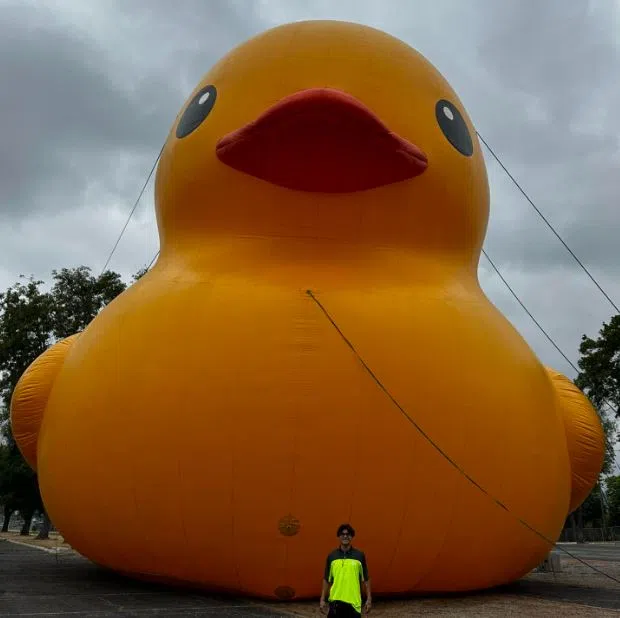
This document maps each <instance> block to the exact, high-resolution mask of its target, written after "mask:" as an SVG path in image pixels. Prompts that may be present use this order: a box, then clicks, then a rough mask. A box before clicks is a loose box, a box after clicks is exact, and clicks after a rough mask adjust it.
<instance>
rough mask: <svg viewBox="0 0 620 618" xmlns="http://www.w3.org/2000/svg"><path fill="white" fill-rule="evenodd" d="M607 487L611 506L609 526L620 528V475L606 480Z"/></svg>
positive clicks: (608, 500) (608, 501)
mask: <svg viewBox="0 0 620 618" xmlns="http://www.w3.org/2000/svg"><path fill="white" fill-rule="evenodd" d="M605 485H606V488H607V503H608V505H609V520H608V525H610V526H620V475H616V476H610V477H609V478H607V479H606V480H605Z"/></svg>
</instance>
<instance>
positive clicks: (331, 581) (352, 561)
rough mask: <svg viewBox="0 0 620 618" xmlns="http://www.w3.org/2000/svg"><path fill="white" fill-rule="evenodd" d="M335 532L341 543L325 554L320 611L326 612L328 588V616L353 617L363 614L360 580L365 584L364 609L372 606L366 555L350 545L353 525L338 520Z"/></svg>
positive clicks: (366, 610)
mask: <svg viewBox="0 0 620 618" xmlns="http://www.w3.org/2000/svg"><path fill="white" fill-rule="evenodd" d="M337 536H338V538H339V539H340V546H339V547H338V548H337V549H334V551H333V552H331V553H330V554H329V556H327V561H326V563H325V573H324V574H323V587H322V590H321V601H320V605H319V606H320V609H321V612H323V613H325V610H326V609H327V603H326V601H325V598H326V597H327V593H328V592H329V599H328V600H329V613H328V614H327V616H328V618H330V617H333V616H337V617H338V618H340V617H342V618H347V616H351V617H353V618H356V617H359V616H361V614H362V595H361V583H362V582H364V586H365V588H366V605H365V606H364V610H365V612H366V613H368V612H369V611H370V608H371V606H372V595H371V593H370V578H369V577H368V567H367V566H366V556H365V555H364V552H363V551H361V550H359V549H357V548H355V547H353V545H352V540H353V537H354V536H355V530H354V529H353V527H352V526H350V525H349V524H341V525H340V526H339V527H338V532H337ZM330 586H331V588H330Z"/></svg>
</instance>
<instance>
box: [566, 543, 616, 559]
mask: <svg viewBox="0 0 620 618" xmlns="http://www.w3.org/2000/svg"><path fill="white" fill-rule="evenodd" d="M555 551H557V552H558V553H559V554H560V556H561V557H564V556H566V557H569V556H568V554H567V553H566V552H570V553H571V554H572V555H573V556H577V557H578V558H581V559H582V560H586V561H588V560H604V561H610V562H620V543H580V544H579V545H577V543H558V549H556V550H555Z"/></svg>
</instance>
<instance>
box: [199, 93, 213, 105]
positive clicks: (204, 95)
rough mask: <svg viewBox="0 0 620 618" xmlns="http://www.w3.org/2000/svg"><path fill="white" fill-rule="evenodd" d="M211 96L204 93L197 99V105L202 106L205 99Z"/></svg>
mask: <svg viewBox="0 0 620 618" xmlns="http://www.w3.org/2000/svg"><path fill="white" fill-rule="evenodd" d="M210 96H211V93H210V92H208V91H207V92H205V93H204V94H203V95H202V96H201V97H200V98H199V99H198V105H203V104H204V103H205V102H206V101H207V99H208V98H209V97H210Z"/></svg>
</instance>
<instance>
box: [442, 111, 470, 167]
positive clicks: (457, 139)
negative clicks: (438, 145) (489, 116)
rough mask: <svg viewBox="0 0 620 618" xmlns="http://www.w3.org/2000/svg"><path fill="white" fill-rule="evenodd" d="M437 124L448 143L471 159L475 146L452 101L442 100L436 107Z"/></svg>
mask: <svg viewBox="0 0 620 618" xmlns="http://www.w3.org/2000/svg"><path fill="white" fill-rule="evenodd" d="M435 116H436V117H437V122H438V123H439V126H440V127H441V130H442V131H443V134H444V135H445V136H446V137H447V138H448V141H449V142H450V143H451V144H452V145H453V146H454V147H455V148H456V149H457V150H458V151H459V152H460V153H461V154H464V155H465V156H466V157H471V155H472V154H473V152H474V144H473V142H472V141H471V135H470V134H469V130H468V129H467V125H466V124H465V120H464V119H463V116H461V112H459V110H458V109H457V108H456V107H455V106H454V105H453V104H452V103H450V101H446V100H445V99H442V100H441V101H437V105H435Z"/></svg>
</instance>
